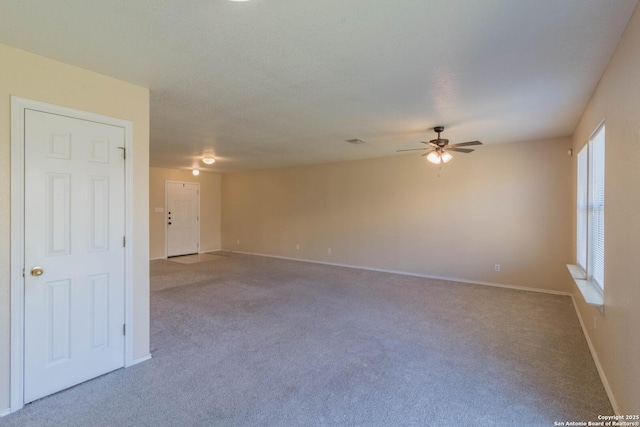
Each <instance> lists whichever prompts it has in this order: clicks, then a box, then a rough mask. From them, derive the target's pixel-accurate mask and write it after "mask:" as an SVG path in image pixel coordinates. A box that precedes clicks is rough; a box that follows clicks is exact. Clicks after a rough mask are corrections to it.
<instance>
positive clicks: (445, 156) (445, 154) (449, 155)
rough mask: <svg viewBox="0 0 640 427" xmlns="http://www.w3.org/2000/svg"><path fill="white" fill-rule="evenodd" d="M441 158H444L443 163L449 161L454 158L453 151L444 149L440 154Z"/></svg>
mask: <svg viewBox="0 0 640 427" xmlns="http://www.w3.org/2000/svg"><path fill="white" fill-rule="evenodd" d="M440 158H441V159H442V163H448V162H449V160H451V159H453V156H452V155H451V153H449V152H447V151H443V152H442V154H441V155H440Z"/></svg>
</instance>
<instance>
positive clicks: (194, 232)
mask: <svg viewBox="0 0 640 427" xmlns="http://www.w3.org/2000/svg"><path fill="white" fill-rule="evenodd" d="M166 185H167V256H168V257H171V256H178V255H188V254H196V253H198V247H199V240H200V239H199V236H200V230H199V226H198V224H199V219H200V218H199V215H200V214H199V213H198V210H199V204H200V195H199V194H200V184H198V183H197V182H196V183H194V182H167V184H166Z"/></svg>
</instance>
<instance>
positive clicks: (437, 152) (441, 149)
mask: <svg viewBox="0 0 640 427" xmlns="http://www.w3.org/2000/svg"><path fill="white" fill-rule="evenodd" d="M433 130H434V131H435V132H436V133H437V134H438V137H437V138H436V139H432V140H431V141H429V142H426V141H420V142H421V143H423V144H427V145H429V146H430V147H428V148H410V149H408V150H397V151H417V150H429V151H428V152H426V153H424V154H423V155H422V156H427V160H429V161H430V162H431V163H434V164H436V165H438V164H440V163H447V162H448V161H449V160H451V159H452V158H453V156H452V155H451V153H449V151H456V152H458V153H471V152H472V151H474V150H473V149H471V148H460V147H468V146H471V145H482V142H480V141H469V142H461V143H459V144H449V140H448V139H446V138H440V132H443V131H444V126H436V127H434V128H433Z"/></svg>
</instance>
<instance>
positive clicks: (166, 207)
mask: <svg viewBox="0 0 640 427" xmlns="http://www.w3.org/2000/svg"><path fill="white" fill-rule="evenodd" d="M169 184H196V185H197V186H198V233H197V240H198V242H197V243H198V253H200V183H199V182H195V181H171V180H166V181H165V182H164V259H167V258H169V233H168V232H167V215H168V212H169Z"/></svg>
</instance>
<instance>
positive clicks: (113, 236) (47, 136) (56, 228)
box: [24, 110, 125, 403]
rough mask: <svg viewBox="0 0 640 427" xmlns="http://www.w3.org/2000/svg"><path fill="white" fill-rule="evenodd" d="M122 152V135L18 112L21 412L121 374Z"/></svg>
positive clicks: (120, 130)
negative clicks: (21, 140)
mask: <svg viewBox="0 0 640 427" xmlns="http://www.w3.org/2000/svg"><path fill="white" fill-rule="evenodd" d="M122 146H124V129H123V128H120V127H117V126H111V125H105V124H100V123H96V122H90V121H86V120H80V119H74V118H70V117H64V116H59V115H55V114H49V113H43V112H39V111H32V110H26V111H25V219H24V220H25V280H24V283H25V325H24V328H25V329H24V330H25V332H24V333H25V338H24V339H25V341H24V345H25V348H24V398H25V403H27V402H30V401H33V400H35V399H38V398H40V397H43V396H46V395H48V394H51V393H55V392H57V391H59V390H62V389H65V388H67V387H70V386H72V385H75V384H78V383H80V382H83V381H86V380H88V379H90V378H93V377H95V376H98V375H102V374H104V373H106V372H109V371H111V370H114V369H117V368H119V367H122V366H124V336H123V324H124V259H125V258H124V256H125V253H124V248H123V236H124V212H125V210H124V208H125V206H124V160H123V155H122V150H120V149H119V148H118V147H122ZM36 266H38V267H41V268H42V271H43V273H42V274H41V275H32V274H30V273H31V269H32V268H34V267H36Z"/></svg>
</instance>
